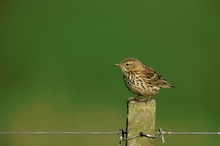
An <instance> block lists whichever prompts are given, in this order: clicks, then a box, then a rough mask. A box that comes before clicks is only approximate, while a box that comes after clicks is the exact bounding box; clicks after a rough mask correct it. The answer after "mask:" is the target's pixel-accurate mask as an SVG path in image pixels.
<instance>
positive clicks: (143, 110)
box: [126, 99, 156, 146]
mask: <svg viewBox="0 0 220 146" xmlns="http://www.w3.org/2000/svg"><path fill="white" fill-rule="evenodd" d="M127 114H128V115H127V124H126V129H127V138H129V137H131V136H134V135H137V134H139V133H141V132H143V133H144V134H150V135H154V132H155V131H154V130H155V116H156V101H155V100H154V99H152V100H151V101H149V102H147V104H146V103H145V102H137V101H128V102H127ZM126 146H154V139H153V138H148V137H137V138H134V139H131V140H127V141H126Z"/></svg>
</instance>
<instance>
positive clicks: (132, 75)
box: [115, 58, 175, 102]
mask: <svg viewBox="0 0 220 146" xmlns="http://www.w3.org/2000/svg"><path fill="white" fill-rule="evenodd" d="M115 65H116V66H119V67H120V68H121V70H122V72H123V80H124V83H125V85H126V87H127V88H128V89H129V90H130V91H131V92H133V93H134V94H136V95H137V97H135V98H133V99H129V101H131V100H135V101H143V100H141V99H140V98H139V96H144V97H148V98H147V99H146V100H144V101H145V102H147V101H150V100H151V99H152V96H153V95H154V94H156V93H158V92H159V91H160V88H172V87H175V86H174V85H171V84H169V83H168V82H167V81H166V79H165V78H164V77H163V76H161V75H159V74H158V73H157V72H155V71H154V70H153V69H152V68H151V67H149V66H147V65H144V64H142V63H141V61H139V60H138V59H135V58H126V59H124V60H122V61H121V62H120V63H119V64H115Z"/></svg>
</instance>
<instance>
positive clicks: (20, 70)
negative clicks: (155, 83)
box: [0, 0, 220, 146]
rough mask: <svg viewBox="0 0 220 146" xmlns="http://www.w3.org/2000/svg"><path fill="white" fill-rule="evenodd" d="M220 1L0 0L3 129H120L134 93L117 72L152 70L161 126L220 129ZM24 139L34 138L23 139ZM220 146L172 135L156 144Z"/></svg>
mask: <svg viewBox="0 0 220 146" xmlns="http://www.w3.org/2000/svg"><path fill="white" fill-rule="evenodd" d="M218 5H219V2H218V1H215V0H211V1H209V2H207V1H198V0H194V1H189V0H187V1H181V2H180V1H172V0H169V1H142V0H138V1H131V0H128V1H125V0H120V1H116V0H112V1H100V0H97V1H88V0H85V1H71V0H64V1H58V0H54V1H51V0H46V1H42V0H38V1H36V0H32V1H27V0H19V1H15V0H8V1H6V0H2V1H0V100H1V102H0V119H1V120H0V131H118V129H119V128H121V127H123V128H125V120H126V103H125V101H126V99H127V98H128V97H130V96H133V94H132V93H130V92H129V91H128V90H127V89H126V88H125V87H124V85H123V83H122V73H121V71H120V69H118V68H116V67H115V66H113V64H115V63H118V62H119V61H121V60H122V59H124V58H126V57H136V58H138V59H140V60H141V61H142V62H143V63H145V64H147V65H150V66H151V67H152V68H154V69H155V70H156V71H158V72H159V73H160V74H161V75H163V76H165V78H166V79H167V80H168V81H169V82H170V83H173V84H175V85H177V88H175V89H170V90H168V89H167V90H162V91H161V93H159V94H157V95H155V96H154V97H155V99H156V101H157V127H158V126H161V127H162V128H163V130H164V131H219V125H218V123H219V122H220V117H219V116H218V115H219V109H218V107H219V104H220V99H219V98H218V92H217V91H218V89H219V88H218V87H219V85H218V81H219V73H220V69H219V62H220V58H219V47H220V43H219V39H220V36H219V34H220V17H219V11H220V10H219V7H218ZM27 137H28V138H27ZM117 142H118V136H32V135H31V136H0V145H4V146H14V145H23V146H25V145H32V146H34V145H42V146H44V145H79V144H80V145H107V146H108V145H117ZM186 142H187V145H200V146H206V145H210V144H212V145H213V146H215V145H216V146H217V145H219V142H220V141H219V137H218V136H166V143H165V144H162V143H161V142H160V140H156V145H158V146H159V145H164V146H165V145H173V146H174V145H178V146H181V145H185V143H186Z"/></svg>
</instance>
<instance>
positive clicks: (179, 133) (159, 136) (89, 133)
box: [0, 127, 220, 146]
mask: <svg viewBox="0 0 220 146" xmlns="http://www.w3.org/2000/svg"><path fill="white" fill-rule="evenodd" d="M126 134H127V132H125V131H123V129H119V131H118V132H71V131H70V132H55V131H54V132H29V131H25V132H13V131H11V132H10V131H8V132H0V135H120V137H119V146H120V145H121V142H122V141H127V140H131V139H134V138H137V137H147V138H161V140H162V142H163V143H165V139H164V135H220V132H165V131H163V130H162V128H161V127H159V128H158V132H155V133H154V134H155V135H150V134H146V133H143V132H140V133H137V134H136V135H133V136H130V137H126V138H125V136H124V135H126Z"/></svg>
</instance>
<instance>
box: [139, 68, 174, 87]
mask: <svg viewBox="0 0 220 146" xmlns="http://www.w3.org/2000/svg"><path fill="white" fill-rule="evenodd" d="M143 68H144V69H143V70H142V75H141V76H142V77H143V78H145V79H146V80H147V82H148V83H149V84H152V85H155V86H158V87H163V88H170V87H173V85H171V84H169V83H168V82H167V81H166V79H165V78H164V77H163V76H161V75H159V74H158V73H157V72H156V71H154V69H152V68H151V67H150V66H147V65H144V66H143Z"/></svg>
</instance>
